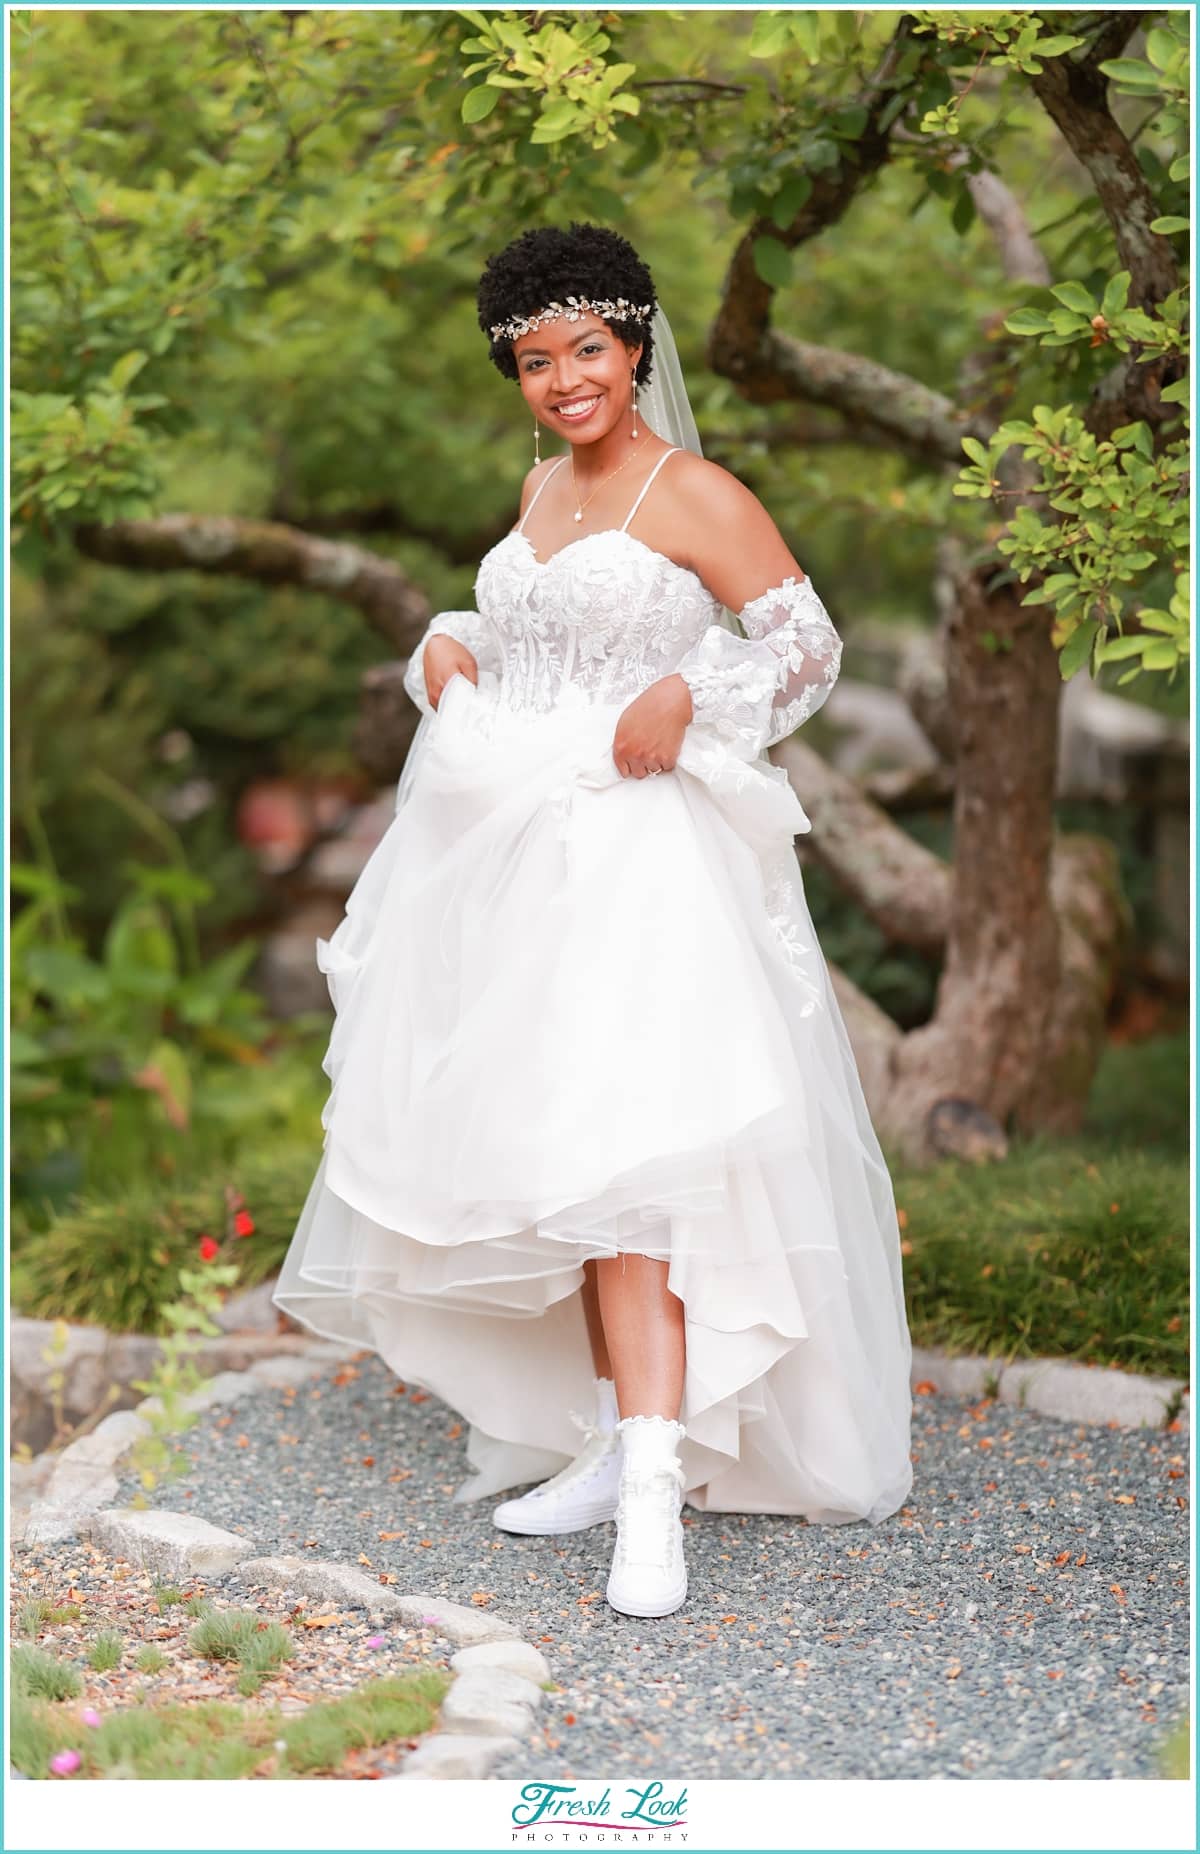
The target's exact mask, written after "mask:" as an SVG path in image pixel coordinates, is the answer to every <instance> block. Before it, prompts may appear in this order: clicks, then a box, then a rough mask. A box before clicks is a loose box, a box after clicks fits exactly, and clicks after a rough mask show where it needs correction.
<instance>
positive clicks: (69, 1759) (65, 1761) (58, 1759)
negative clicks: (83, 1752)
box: [50, 1751, 83, 1777]
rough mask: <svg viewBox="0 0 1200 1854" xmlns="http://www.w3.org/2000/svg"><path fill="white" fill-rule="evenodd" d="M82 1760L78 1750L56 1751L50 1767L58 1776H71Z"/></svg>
mask: <svg viewBox="0 0 1200 1854" xmlns="http://www.w3.org/2000/svg"><path fill="white" fill-rule="evenodd" d="M82 1762H83V1759H82V1758H81V1757H80V1755H79V1753H78V1751H56V1752H55V1754H54V1756H53V1757H52V1758H51V1759H50V1768H51V1770H52V1771H53V1772H54V1774H55V1776H56V1777H69V1776H70V1775H71V1773H72V1771H75V1770H78V1769H79V1766H80V1765H81V1764H82Z"/></svg>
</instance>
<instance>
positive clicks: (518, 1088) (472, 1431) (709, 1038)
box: [274, 452, 912, 1524]
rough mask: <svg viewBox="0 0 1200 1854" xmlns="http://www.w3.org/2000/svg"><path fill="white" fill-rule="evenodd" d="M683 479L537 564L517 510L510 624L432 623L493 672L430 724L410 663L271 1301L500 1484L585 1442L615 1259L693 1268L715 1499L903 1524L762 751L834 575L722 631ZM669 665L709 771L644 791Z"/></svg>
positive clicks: (887, 1289) (881, 1208)
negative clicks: (587, 1292) (653, 710)
mask: <svg viewBox="0 0 1200 1854" xmlns="http://www.w3.org/2000/svg"><path fill="white" fill-rule="evenodd" d="M673 454H674V453H673V452H667V453H665V454H664V455H663V457H662V458H661V459H660V463H659V466H658V467H659V468H660V467H661V466H662V464H664V463H666V461H667V459H668V457H669V456H671V455H673ZM656 474H657V468H656V471H655V472H654V473H652V475H651V478H650V479H649V480H648V481H647V483H646V485H645V487H644V488H643V490H642V493H641V495H640V496H639V497H638V500H637V502H636V503H635V504H634V507H633V508H632V509H631V510H630V513H629V516H628V517H627V519H626V522H625V524H624V526H623V527H621V528H620V529H609V530H604V531H603V532H599V533H591V534H585V535H581V536H580V537H579V538H578V539H577V540H575V541H572V542H570V543H569V544H568V545H567V546H565V547H563V548H561V549H560V550H559V552H557V553H556V554H554V555H553V556H552V558H550V559H549V560H544V561H543V560H539V559H538V558H537V556H536V555H535V553H534V550H533V547H532V545H531V543H530V542H529V540H528V539H527V537H526V535H525V534H524V532H523V528H524V524H523V523H522V525H521V527H520V528H517V529H514V530H513V531H512V532H511V533H510V534H508V535H506V536H505V538H504V539H503V540H502V541H501V542H500V543H499V545H498V546H496V547H494V548H493V549H492V550H491V552H490V553H489V554H488V555H487V556H486V557H485V559H484V560H483V562H482V564H481V566H480V569H479V574H478V578H477V581H476V599H477V605H478V610H477V611H474V612H453V613H443V614H441V615H440V616H439V617H438V618H436V619H435V620H434V622H433V623H432V624H431V625H430V627H429V630H428V631H427V633H426V638H428V637H429V636H431V635H434V634H436V633H438V632H449V633H450V634H451V635H453V636H456V637H458V638H460V639H461V641H463V642H464V643H465V644H466V645H467V646H468V647H469V648H470V649H471V651H472V652H473V653H474V655H475V657H476V659H477V661H478V665H479V682H478V686H475V685H473V684H472V683H471V682H470V681H469V680H468V679H467V678H466V677H464V676H461V675H460V676H455V677H453V678H452V679H451V681H450V682H449V683H448V684H447V686H446V689H445V690H444V692H443V695H442V698H441V701H440V703H439V705H438V709H437V711H436V713H431V711H430V708H429V703H428V700H427V697H426V693H425V686H424V676H423V670H422V654H423V648H424V642H425V640H424V639H423V640H422V643H421V646H420V647H419V648H418V649H417V651H416V652H414V655H413V657H412V659H411V661H410V665H409V669H408V672H407V676H406V687H407V689H408V691H409V693H410V694H411V696H412V697H413V699H414V701H416V702H417V704H418V705H419V706H420V707H421V708H422V710H423V718H422V721H421V725H420V728H419V729H418V734H417V738H416V740H415V742H414V745H413V749H412V751H411V752H410V755H409V759H408V763H407V765H406V767H405V772H404V776H403V778H402V779H401V782H400V786H399V790H398V796H397V808H396V815H395V818H394V820H393V822H392V824H391V826H390V827H389V829H388V831H387V833H386V834H385V836H384V837H383V839H382V841H381V842H380V843H379V845H378V846H377V848H376V849H375V851H374V852H373V854H372V856H371V858H370V860H369V862H368V863H367V865H366V867H365V868H364V870H363V872H362V875H361V876H360V878H359V880H358V883H357V885H356V887H355V889H354V892H353V894H352V895H351V896H350V899H349V901H348V903H347V908H346V915H345V919H344V920H343V921H342V923H341V924H340V926H339V927H338V929H337V931H336V932H335V933H334V934H333V935H332V936H331V938H330V939H329V940H328V941H327V942H326V941H318V942H317V949H318V960H319V963H320V965H321V967H322V969H323V970H324V972H325V973H326V975H327V978H328V982H329V987H330V992H331V995H332V998H333V1003H334V1006H335V1010H336V1020H335V1024H334V1028H333V1033H332V1037H331V1040H330V1044H329V1050H328V1054H327V1056H326V1059H325V1063H324V1067H325V1070H326V1072H327V1074H328V1075H329V1077H330V1080H331V1083H332V1089H331V1092H330V1095H329V1098H328V1101H327V1104H326V1107H325V1110H324V1114H323V1122H324V1127H325V1143H324V1154H323V1157H322V1159H321V1161H320V1165H319V1167H318V1170H317V1173H316V1177H315V1179H314V1181H313V1185H312V1188H311V1191H310V1193H309V1196H308V1199H307V1201H306V1203H305V1206H304V1210H303V1212H302V1215H301V1217H300V1221H299V1224H298V1226H297V1229H296V1233H295V1236H294V1238H293V1240H292V1244H291V1247H290V1249H289V1252H288V1255H287V1258H286V1261H285V1263H284V1267H283V1272H282V1275H281V1277H280V1280H279V1283H278V1285H277V1288H276V1292H275V1295H274V1298H275V1301H276V1303H277V1304H278V1305H279V1306H280V1307H282V1308H284V1309H285V1310H286V1311H287V1312H288V1313H289V1314H291V1315H292V1316H293V1317H294V1318H296V1319H297V1320H299V1321H301V1322H302V1323H303V1324H305V1325H306V1326H308V1327H310V1328H311V1329H312V1330H313V1331H315V1332H318V1333H321V1334H325V1335H327V1336H329V1337H332V1338H335V1339H339V1340H349V1341H352V1342H356V1343H359V1344H361V1345H364V1346H367V1347H370V1348H372V1349H373V1350H375V1351H376V1352H377V1353H379V1355H380V1356H381V1357H382V1358H383V1359H384V1360H385V1361H386V1363H387V1364H388V1365H389V1366H390V1367H391V1369H392V1370H394V1371H395V1372H396V1373H397V1374H398V1375H399V1376H400V1377H401V1378H402V1379H403V1380H404V1381H405V1382H409V1383H411V1382H416V1383H418V1384H420V1385H422V1386H424V1387H426V1388H427V1389H428V1390H430V1391H432V1392H433V1393H434V1394H435V1395H437V1396H438V1397H440V1398H441V1399H443V1400H444V1402H446V1403H447V1404H449V1405H450V1406H451V1407H452V1408H453V1409H454V1410H456V1411H458V1412H459V1413H461V1415H462V1416H463V1417H464V1418H465V1419H466V1421H467V1422H468V1424H469V1426H470V1427H469V1436H468V1458H469V1460H470V1463H471V1465H472V1467H473V1468H474V1470H475V1473H474V1475H473V1477H472V1478H471V1479H470V1480H469V1481H468V1482H466V1483H465V1484H464V1485H463V1486H462V1487H460V1488H459V1490H458V1493H457V1495H456V1498H459V1499H471V1498H478V1497H481V1496H483V1495H485V1494H494V1493H498V1492H500V1491H502V1490H504V1489H507V1488H510V1487H514V1486H516V1485H519V1484H524V1483H526V1482H530V1481H535V1480H540V1479H543V1478H545V1477H546V1476H547V1475H549V1474H552V1473H554V1472H556V1471H557V1470H558V1469H560V1468H561V1467H563V1466H564V1465H565V1464H566V1462H567V1461H568V1460H569V1459H571V1458H572V1457H574V1455H575V1454H577V1453H578V1450H579V1446H580V1437H579V1434H578V1429H577V1426H576V1425H575V1424H574V1423H573V1421H572V1416H571V1411H572V1409H573V1408H574V1409H578V1408H587V1407H589V1404H590V1399H591V1396H592V1379H593V1368H592V1363H591V1356H590V1352H589V1348H588V1341H587V1335H586V1329H585V1323H584V1315H583V1307H582V1303H581V1299H580V1294H579V1289H580V1287H581V1285H582V1282H583V1278H584V1277H583V1269H582V1266H581V1265H582V1263H583V1262H584V1260H585V1259H586V1258H588V1257H593V1256H594V1257H607V1256H615V1255H618V1254H622V1253H631V1254H632V1253H641V1254H644V1255H648V1256H654V1257H658V1258H661V1259H663V1260H665V1261H666V1262H667V1263H668V1264H669V1282H670V1287H671V1290H672V1292H673V1293H675V1294H676V1295H678V1297H679V1298H680V1300H681V1301H682V1302H683V1305H684V1310H685V1319H686V1343H687V1371H686V1384H685V1390H684V1398H683V1406H682V1409H681V1411H680V1420H681V1421H682V1422H683V1423H684V1424H685V1425H686V1430H687V1435H686V1439H685V1440H684V1442H683V1443H682V1445H681V1448H680V1459H681V1461H682V1463H683V1467H684V1470H685V1474H686V1486H687V1492H686V1498H687V1500H688V1501H689V1502H690V1504H691V1505H692V1506H694V1507H698V1508H701V1509H705V1510H715V1511H723V1512H746V1513H749V1512H765V1513H784V1514H804V1515H806V1516H807V1517H808V1519H809V1520H811V1521H815V1522H817V1523H824V1524H840V1523H842V1522H845V1521H848V1520H854V1519H866V1520H869V1521H871V1522H873V1523H874V1522H878V1521H880V1520H882V1519H884V1518H886V1517H887V1516H888V1515H890V1514H891V1513H893V1512H895V1511H896V1509H897V1508H898V1507H899V1506H900V1505H901V1503H902V1502H903V1500H904V1499H905V1497H906V1495H907V1493H908V1491H909V1488H910V1486H911V1482H912V1465H911V1460H910V1455H909V1448H910V1421H911V1414H912V1404H911V1397H910V1392H909V1366H910V1344H909V1334H908V1328H907V1323H906V1320H905V1312H904V1299H903V1291H902V1285H901V1268H900V1250H899V1235H898V1231H897V1223H896V1212H895V1206H894V1201H893V1196H892V1188H891V1183H890V1180H889V1177H888V1173H887V1170H886V1167H885V1165H884V1161H883V1158H882V1155H881V1153H880V1150H879V1146H878V1143H877V1140H876V1138H875V1134H874V1131H873V1129H872V1126H871V1123H870V1119H869V1117H868V1114H867V1109H866V1105H865V1102H864V1100H863V1095H862V1090H861V1088H860V1085H859V1080H858V1075H857V1071H856V1069H855V1065H854V1058H853V1055H852V1053H851V1050H850V1045H849V1042H848V1039H847V1036H846V1032H845V1029H844V1027H843V1024H842V1020H841V1017H840V1015H839V1012H838V1008H837V1005H836V1003H835V1000H834V997H833V993H832V990H831V988H830V983H829V979H828V976H827V973H826V969H825V965H824V961H823V959H822V957H821V954H820V950H819V948H818V946H817V943H816V939H815V937H814V934H813V929H812V923H811V920H810V918H809V915H808V910H807V907H806V905H805V901H804V896H803V889H802V885H801V881H800V874H799V868H798V865H797V863H796V858H795V853H794V848H793V839H794V837H795V835H796V833H797V832H799V831H803V830H806V829H807V828H808V822H807V819H806V818H805V817H804V814H803V811H802V809H801V807H800V804H799V802H798V800H797V799H796V797H795V795H794V793H793V792H792V790H791V787H790V786H789V784H788V782H787V779H786V777H785V775H784V774H783V773H782V772H781V771H780V770H778V769H777V768H775V767H773V766H772V765H771V764H770V763H769V762H768V761H767V760H766V759H765V758H763V757H761V756H760V750H761V748H762V747H763V746H764V744H765V743H766V742H767V741H768V740H771V739H776V738H780V737H782V735H784V734H786V733H790V732H791V731H792V730H793V729H794V727H796V726H797V725H798V724H799V722H800V721H802V720H803V719H804V718H805V716H806V715H807V714H808V713H809V712H811V710H812V709H813V708H814V707H816V706H817V705H818V703H819V702H820V701H821V700H823V699H824V696H825V695H826V694H827V693H828V690H829V688H830V687H831V686H832V683H833V680H834V678H835V676H836V674H837V669H838V663H839V659H840V645H839V643H838V640H837V636H836V633H835V632H834V630H833V627H832V625H831V624H830V622H829V618H828V615H827V614H826V612H825V608H824V606H823V605H822V603H821V601H820V599H819V598H818V597H817V595H816V593H815V592H814V591H813V589H812V585H811V582H810V581H809V580H808V579H807V578H806V579H804V580H802V581H801V582H800V584H799V585H797V584H796V582H795V581H794V580H789V581H788V582H786V584H785V585H784V586H783V587H777V588H771V589H769V590H768V591H766V592H765V593H764V594H763V596H762V597H761V598H759V599H756V600H754V601H753V602H752V603H751V604H750V605H748V606H747V607H746V609H745V611H744V612H743V613H742V614H741V615H740V616H741V620H742V624H743V626H744V628H745V629H746V631H747V633H748V635H747V636H746V637H744V638H743V637H738V636H736V635H734V634H733V633H732V632H730V631H729V630H728V629H726V628H723V627H722V625H721V624H720V623H719V622H718V619H719V617H720V611H721V608H720V606H719V604H718V602H717V601H716V600H715V599H714V598H713V596H712V594H711V593H709V592H708V590H707V589H706V587H705V586H704V585H703V584H702V583H701V581H700V580H699V578H698V577H697V576H696V575H695V574H694V573H693V572H691V571H690V570H689V569H687V568H685V567H682V566H680V565H678V564H677V563H675V562H674V561H672V560H670V559H668V558H666V557H665V556H664V555H662V554H660V553H658V552H656V551H655V550H654V549H653V548H651V547H649V546H647V545H646V544H645V543H644V542H642V541H639V540H638V539H637V538H636V536H634V535H633V534H631V533H630V532H629V527H630V522H631V521H632V520H633V517H634V516H635V514H636V513H637V509H638V507H639V506H640V503H641V500H642V496H644V495H645V494H646V491H647V490H648V489H649V487H650V484H651V482H652V481H653V477H654V475H656ZM545 480H548V479H547V478H544V479H543V486H544V482H545ZM531 507H532V504H531ZM673 670H679V671H680V672H681V673H682V674H684V675H685V676H686V678H687V680H688V682H689V685H690V687H691V690H692V695H693V704H694V708H695V719H694V720H693V722H692V723H691V724H690V725H689V727H688V729H687V731H686V734H685V738H684V745H683V749H682V751H681V753H680V757H679V762H678V765H677V767H676V768H675V769H674V770H673V771H672V772H669V773H664V774H662V775H660V776H657V777H651V778H645V779H633V778H623V777H622V776H621V775H620V774H619V773H618V771H617V769H616V766H615V764H614V762H613V758H612V752H611V747H612V740H613V734H614V730H615V727H616V723H617V719H618V716H619V715H620V714H621V712H622V710H623V709H624V708H625V707H626V706H627V705H628V704H629V702H630V701H631V700H632V699H633V698H634V697H635V696H636V695H638V694H639V693H640V692H641V691H642V690H644V689H646V688H647V687H649V685H650V684H651V683H652V682H655V681H657V680H658V679H659V678H661V677H663V676H665V675H668V674H670V673H671V672H672V671H673Z"/></svg>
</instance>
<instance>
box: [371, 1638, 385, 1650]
mask: <svg viewBox="0 0 1200 1854" xmlns="http://www.w3.org/2000/svg"><path fill="white" fill-rule="evenodd" d="M383 1641H384V1638H383V1636H382V1635H368V1637H367V1647H368V1648H382V1647H383Z"/></svg>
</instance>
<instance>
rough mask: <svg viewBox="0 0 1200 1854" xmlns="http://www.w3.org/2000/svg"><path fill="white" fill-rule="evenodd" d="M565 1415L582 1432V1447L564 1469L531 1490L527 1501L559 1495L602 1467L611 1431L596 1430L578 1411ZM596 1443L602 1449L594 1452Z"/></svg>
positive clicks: (589, 1477)
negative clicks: (591, 1454) (601, 1444)
mask: <svg viewBox="0 0 1200 1854" xmlns="http://www.w3.org/2000/svg"><path fill="white" fill-rule="evenodd" d="M567 1415H568V1416H569V1417H570V1419H571V1421H572V1422H573V1423H574V1425H575V1427H576V1429H581V1430H582V1431H583V1435H584V1446H583V1448H582V1449H581V1450H580V1452H579V1454H578V1455H577V1456H576V1457H575V1459H574V1461H569V1462H568V1463H567V1465H566V1467H565V1468H560V1469H559V1471H558V1473H557V1474H554V1475H551V1477H550V1479H549V1480H548V1481H543V1482H542V1484H541V1486H540V1487H535V1488H533V1489H532V1491H531V1493H529V1494H527V1495H526V1498H527V1499H540V1498H541V1497H542V1495H543V1494H552V1493H559V1492H561V1490H562V1489H563V1488H564V1487H568V1486H571V1485H573V1484H574V1483H575V1482H576V1481H586V1480H590V1479H591V1477H592V1476H593V1475H594V1474H598V1473H599V1471H600V1469H601V1468H602V1467H603V1465H604V1458H605V1456H606V1455H607V1454H608V1452H609V1445H610V1444H611V1443H612V1441H613V1439H614V1434H613V1431H612V1430H606V1429H599V1428H597V1426H596V1424H595V1423H591V1422H589V1421H588V1420H587V1418H586V1417H585V1416H580V1414H579V1412H578V1410H568V1411H567ZM596 1443H603V1444H604V1447H603V1449H601V1450H594V1448H593V1445H594V1444H596ZM589 1451H593V1454H594V1459H592V1460H589V1459H588V1454H589Z"/></svg>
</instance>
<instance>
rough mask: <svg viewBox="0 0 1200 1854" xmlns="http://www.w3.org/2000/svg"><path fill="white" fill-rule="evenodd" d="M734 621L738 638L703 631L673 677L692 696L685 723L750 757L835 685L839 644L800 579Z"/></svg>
mask: <svg viewBox="0 0 1200 1854" xmlns="http://www.w3.org/2000/svg"><path fill="white" fill-rule="evenodd" d="M738 620H739V622H740V624H741V625H742V628H743V630H744V631H745V633H746V635H745V637H735V636H734V634H733V632H732V631H727V630H726V629H725V628H724V626H723V625H719V624H713V625H710V626H709V627H708V630H707V631H706V632H705V633H704V635H703V637H701V638H700V640H699V642H698V643H696V644H695V645H693V647H692V649H691V650H689V652H688V653H687V655H686V656H685V657H684V659H683V661H682V662H681V663H680V664H679V665H678V672H679V674H680V675H681V676H682V677H683V679H684V681H685V682H686V683H687V685H688V688H689V689H690V690H691V692H692V708H693V711H694V712H693V719H694V720H696V721H702V722H706V723H708V724H709V725H711V726H714V727H716V728H717V729H718V730H719V732H720V733H722V734H723V735H724V736H725V737H726V738H727V739H728V740H729V741H730V742H731V743H732V744H735V745H736V746H737V747H738V748H739V749H740V751H741V752H743V753H745V752H747V751H749V752H750V753H758V752H760V751H761V750H762V749H763V748H764V747H769V746H770V745H771V743H772V742H773V741H776V740H782V739H783V738H784V736H785V735H787V734H791V733H793V732H794V731H795V729H796V728H798V727H799V726H800V723H801V722H802V721H807V720H808V717H809V716H810V715H811V714H814V713H815V712H816V710H817V709H818V708H819V707H820V706H821V704H822V702H823V701H824V700H825V698H826V696H827V695H828V694H829V691H830V690H831V689H832V688H833V685H834V683H835V682H836V681H837V675H838V670H839V668H840V667H841V661H842V640H841V638H840V637H839V636H838V634H837V632H836V631H835V630H834V628H833V623H832V620H831V619H830V616H829V613H828V612H827V611H826V610H825V607H824V605H823V604H822V603H821V600H820V598H819V597H818V596H817V594H816V592H815V591H814V590H813V583H812V581H811V579H809V578H807V576H806V577H805V578H804V579H803V580H801V581H800V583H799V585H797V583H796V581H795V580H794V579H792V578H790V577H789V578H788V579H785V580H784V582H783V584H782V585H781V586H773V587H772V588H771V589H770V590H769V591H768V592H764V593H762V594H761V595H760V596H759V597H758V598H756V599H751V601H750V603H749V604H748V605H746V606H743V608H742V610H741V611H740V612H739V613H738Z"/></svg>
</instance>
